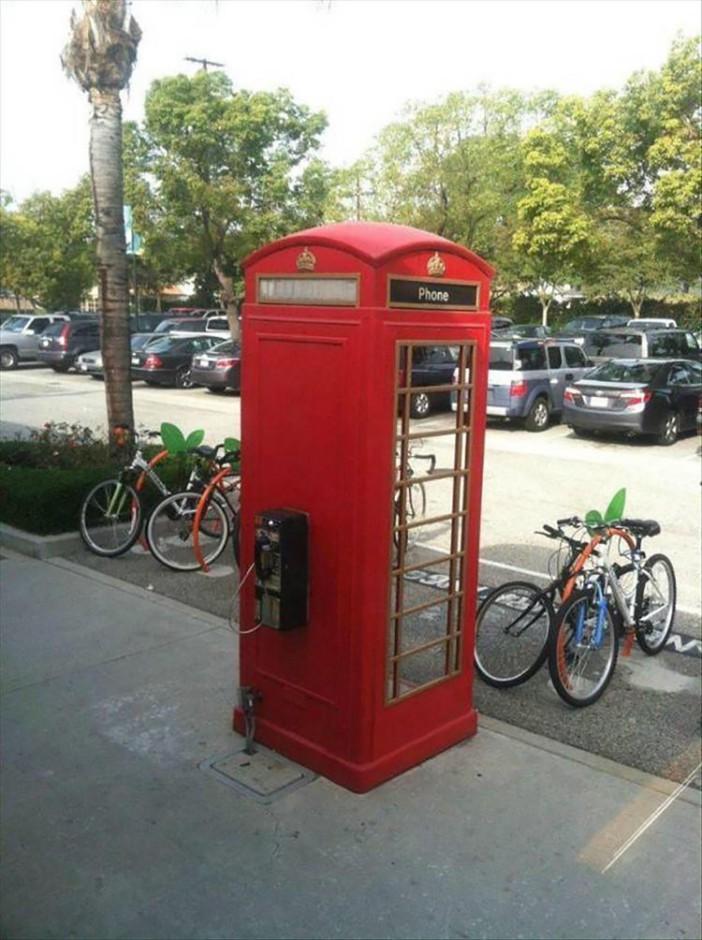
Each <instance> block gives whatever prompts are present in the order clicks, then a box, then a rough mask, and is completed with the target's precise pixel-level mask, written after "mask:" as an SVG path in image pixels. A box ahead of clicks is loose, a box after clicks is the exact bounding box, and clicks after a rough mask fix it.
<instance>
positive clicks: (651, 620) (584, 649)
mask: <svg viewBox="0 0 702 940" xmlns="http://www.w3.org/2000/svg"><path fill="white" fill-rule="evenodd" d="M617 527H618V528H621V529H626V530H628V531H629V532H630V533H631V534H632V535H633V536H634V539H635V543H634V545H633V547H632V548H631V549H630V551H629V552H627V553H625V554H627V555H628V556H629V558H630V562H629V564H628V565H619V564H617V563H614V564H612V563H610V561H609V559H608V558H607V557H606V556H605V557H603V558H602V559H601V560H600V561H599V563H598V564H597V566H596V567H595V568H594V569H593V571H591V572H590V573H589V575H588V577H587V579H586V583H585V585H584V587H583V589H582V590H580V591H578V592H577V593H576V594H574V595H573V596H572V597H571V599H570V600H569V601H568V602H567V603H565V604H564V605H563V606H562V607H561V609H560V610H559V612H558V614H557V617H556V619H555V621H554V626H553V632H552V637H551V640H550V643H549V672H550V675H551V681H552V682H553V685H554V688H555V689H556V692H557V693H558V694H559V696H560V697H561V698H562V699H563V701H564V702H566V703H567V704H569V705H572V706H573V707H574V708H582V707H584V706H586V705H592V704H593V702H596V701H597V700H598V699H599V698H600V696H601V695H602V694H603V692H604V691H605V689H606V688H607V686H608V685H609V683H610V681H611V679H612V676H613V675H614V670H615V668H616V664H617V659H618V655H619V637H620V635H624V636H625V637H626V638H627V640H628V642H629V645H628V649H627V648H625V651H626V652H628V650H629V649H630V648H631V642H633V638H634V636H635V637H636V640H637V642H638V644H639V646H640V647H641V649H642V650H643V651H644V652H645V653H646V654H647V655H649V656H654V655H656V654H657V653H660V651H661V650H662V649H663V647H664V646H665V643H666V641H667V639H668V637H669V635H670V631H671V630H672V627H673V620H674V618H675V602H676V593H677V588H676V581H675V571H674V569H673V565H672V562H671V561H670V559H669V558H668V557H667V556H666V555H662V554H655V555H652V556H651V557H650V558H649V559H648V560H646V561H644V558H645V557H646V556H645V553H644V551H643V549H642V547H641V546H642V542H643V539H644V538H646V537H653V536H655V535H658V534H659V533H660V531H661V527H660V525H659V524H658V523H657V522H655V521H654V520H650V519H622V520H621V521H620V522H618V523H617ZM605 537H611V536H605ZM627 575H633V577H631V578H629V579H627V580H624V579H625V577H626V576H627Z"/></svg>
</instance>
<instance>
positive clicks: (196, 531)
mask: <svg viewBox="0 0 702 940" xmlns="http://www.w3.org/2000/svg"><path fill="white" fill-rule="evenodd" d="M236 476H237V474H236V473H235V472H234V470H232V468H231V467H223V468H222V469H221V470H220V471H219V473H216V474H215V475H214V476H213V477H212V479H211V480H210V482H209V483H208V484H207V486H206V487H205V489H204V491H203V493H202V496H201V497H200V500H199V502H198V504H197V509H196V510H195V518H194V520H193V551H194V552H195V558H196V559H197V562H198V564H199V565H200V567H201V568H202V570H203V571H209V566H208V564H207V562H206V561H205V558H204V556H203V554H202V549H201V548H200V522H201V521H202V516H203V513H204V512H205V508H206V507H207V505H208V503H209V501H210V499H211V498H212V496H213V494H214V492H215V490H216V491H217V492H218V493H220V494H221V495H222V497H223V498H224V499H225V500H226V502H227V504H229V500H228V499H227V496H226V493H225V492H224V489H223V487H222V486H221V483H222V480H224V479H225V478H227V477H236ZM230 531H231V527H230Z"/></svg>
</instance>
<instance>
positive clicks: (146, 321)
mask: <svg viewBox="0 0 702 940" xmlns="http://www.w3.org/2000/svg"><path fill="white" fill-rule="evenodd" d="M164 319H166V318H165V317H164V315H163V314H162V313H130V315H129V329H130V330H131V332H132V333H153V332H154V331H155V330H156V327H157V326H158V325H159V323H162V322H163V320H164Z"/></svg>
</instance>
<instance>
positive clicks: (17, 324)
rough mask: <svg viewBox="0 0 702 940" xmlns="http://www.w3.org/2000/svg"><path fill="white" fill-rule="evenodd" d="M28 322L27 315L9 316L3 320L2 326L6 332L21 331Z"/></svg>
mask: <svg viewBox="0 0 702 940" xmlns="http://www.w3.org/2000/svg"><path fill="white" fill-rule="evenodd" d="M28 323H29V317H10V319H9V320H5V322H4V323H3V325H2V328H3V330H4V331H5V332H6V333H21V332H22V330H23V329H24V328H25V326H26V325H27V324H28Z"/></svg>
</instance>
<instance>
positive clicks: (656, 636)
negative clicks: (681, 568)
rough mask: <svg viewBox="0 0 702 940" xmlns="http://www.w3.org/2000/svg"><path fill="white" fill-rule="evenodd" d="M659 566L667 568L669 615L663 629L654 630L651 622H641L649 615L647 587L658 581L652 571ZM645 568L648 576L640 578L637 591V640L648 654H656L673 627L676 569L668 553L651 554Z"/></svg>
mask: <svg viewBox="0 0 702 940" xmlns="http://www.w3.org/2000/svg"><path fill="white" fill-rule="evenodd" d="M658 566H662V567H663V568H665V569H667V578H668V589H669V590H668V594H669V597H668V615H667V616H666V619H665V622H664V624H663V627H662V629H661V630H659V631H657V632H654V631H653V630H652V629H651V628H650V624H647V623H644V624H642V623H641V618H642V617H646V616H648V613H649V611H648V598H647V597H646V588H647V587H648V586H649V585H650V584H651V583H652V582H655V581H656V577H655V575H653V574H652V571H653V569H654V568H656V567H658ZM643 570H644V572H645V573H646V575H647V576H645V577H643V578H640V579H639V584H638V588H637V592H636V616H635V620H636V642H637V643H638V644H639V646H640V647H641V649H642V650H643V651H644V653H646V655H647V656H655V655H656V654H657V653H660V651H661V650H662V649H663V647H664V646H665V644H666V642H667V641H668V637H669V636H670V631H671V630H672V629H673V621H674V619H675V601H676V598H677V584H676V581H675V569H674V568H673V563H672V562H671V560H670V558H668V556H667V555H661V554H657V555H651V557H650V558H649V559H647V561H646V564H645V565H644V569H643Z"/></svg>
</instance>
